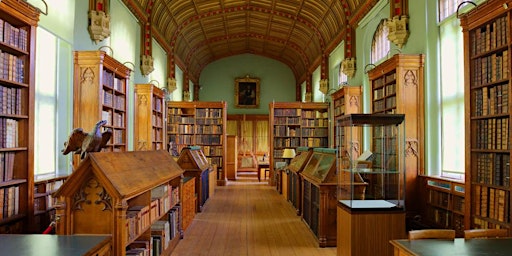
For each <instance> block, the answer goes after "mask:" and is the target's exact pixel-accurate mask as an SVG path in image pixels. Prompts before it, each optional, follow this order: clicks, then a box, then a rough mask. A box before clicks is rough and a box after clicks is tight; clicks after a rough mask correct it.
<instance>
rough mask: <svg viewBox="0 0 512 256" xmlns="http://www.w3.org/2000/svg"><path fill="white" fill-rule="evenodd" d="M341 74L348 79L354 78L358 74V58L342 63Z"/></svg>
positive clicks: (348, 59) (347, 59) (345, 60)
mask: <svg viewBox="0 0 512 256" xmlns="http://www.w3.org/2000/svg"><path fill="white" fill-rule="evenodd" d="M341 72H343V74H345V75H346V76H347V77H354V74H355V73H356V58H346V59H344V60H342V61H341Z"/></svg>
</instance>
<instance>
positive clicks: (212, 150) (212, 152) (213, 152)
mask: <svg viewBox="0 0 512 256" xmlns="http://www.w3.org/2000/svg"><path fill="white" fill-rule="evenodd" d="M201 148H202V149H203V153H204V155H205V156H222V154H223V153H224V148H223V147H222V146H202V147H201Z"/></svg>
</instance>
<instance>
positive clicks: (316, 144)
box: [301, 138, 329, 148]
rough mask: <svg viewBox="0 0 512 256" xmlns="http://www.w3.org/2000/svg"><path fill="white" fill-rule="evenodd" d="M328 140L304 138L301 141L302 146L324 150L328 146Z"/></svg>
mask: <svg viewBox="0 0 512 256" xmlns="http://www.w3.org/2000/svg"><path fill="white" fill-rule="evenodd" d="M328 143H329V141H328V139H327V138H303V139H302V140H301V146H303V147H312V148H324V147H327V146H328Z"/></svg>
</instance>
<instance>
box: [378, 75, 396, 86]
mask: <svg viewBox="0 0 512 256" xmlns="http://www.w3.org/2000/svg"><path fill="white" fill-rule="evenodd" d="M395 81H396V73H395V72H393V73H390V74H387V75H385V76H382V77H379V78H377V79H375V80H373V88H377V87H382V86H384V85H385V84H387V83H391V82H395Z"/></svg>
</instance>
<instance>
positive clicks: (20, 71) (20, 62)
mask: <svg viewBox="0 0 512 256" xmlns="http://www.w3.org/2000/svg"><path fill="white" fill-rule="evenodd" d="M24 66H25V61H24V59H23V58H19V57H18V56H15V55H12V54H10V53H7V52H2V51H0V79H5V80H10V81H14V82H17V83H24V80H25V73H24Z"/></svg>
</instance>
